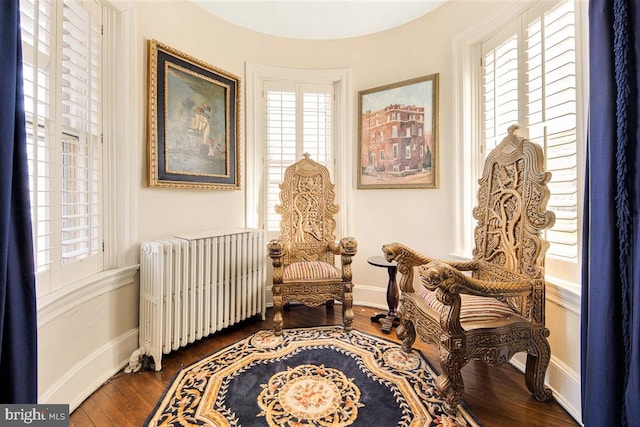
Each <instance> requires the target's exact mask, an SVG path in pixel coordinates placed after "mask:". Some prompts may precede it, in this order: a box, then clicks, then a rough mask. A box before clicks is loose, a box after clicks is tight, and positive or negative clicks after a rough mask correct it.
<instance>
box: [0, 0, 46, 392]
mask: <svg viewBox="0 0 640 427" xmlns="http://www.w3.org/2000/svg"><path fill="white" fill-rule="evenodd" d="M0 47H1V52H2V55H0V76H1V77H0V174H1V178H0V198H1V200H0V403H24V404H28V403H36V402H37V399H38V390H37V355H36V348H37V339H36V334H37V322H36V294H35V276H34V269H33V265H34V264H33V242H32V235H31V213H30V207H29V203H30V202H29V176H28V168H27V145H26V130H25V112H24V96H23V84H22V46H21V44H20V8H19V0H2V1H0Z"/></svg>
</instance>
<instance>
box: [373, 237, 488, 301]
mask: <svg viewBox="0 0 640 427" xmlns="http://www.w3.org/2000/svg"><path fill="white" fill-rule="evenodd" d="M382 252H383V253H384V256H385V258H386V259H387V261H389V262H391V261H396V262H397V263H398V271H399V272H400V274H401V275H402V277H401V279H400V285H399V286H400V290H401V291H402V292H406V293H414V292H415V289H414V288H413V270H414V267H418V266H420V265H424V264H429V263H430V262H444V261H441V260H438V259H436V258H431V257H428V256H425V255H422V254H421V253H419V252H416V251H414V250H413V249H411V248H409V247H408V246H405V245H403V244H401V243H389V244H387V245H383V246H382ZM448 264H449V265H450V266H452V267H454V268H456V269H458V270H460V271H471V270H475V269H477V268H478V262H477V261H476V260H471V261H450V262H448Z"/></svg>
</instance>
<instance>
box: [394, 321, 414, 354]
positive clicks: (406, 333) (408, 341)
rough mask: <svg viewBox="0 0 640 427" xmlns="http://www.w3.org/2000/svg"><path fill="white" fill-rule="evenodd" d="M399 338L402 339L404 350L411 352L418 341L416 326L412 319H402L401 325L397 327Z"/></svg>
mask: <svg viewBox="0 0 640 427" xmlns="http://www.w3.org/2000/svg"><path fill="white" fill-rule="evenodd" d="M397 333H398V338H400V339H401V340H402V350H403V351H404V352H405V353H411V348H412V347H413V343H415V342H416V328H415V326H414V325H413V322H412V321H411V320H406V319H402V320H400V327H399V328H398V329H397Z"/></svg>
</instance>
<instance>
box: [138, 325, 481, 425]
mask: <svg viewBox="0 0 640 427" xmlns="http://www.w3.org/2000/svg"><path fill="white" fill-rule="evenodd" d="M435 376H436V374H435V372H434V370H433V368H432V367H431V366H430V365H429V363H428V362H427V360H426V359H425V358H424V357H423V355H422V354H421V353H420V352H418V351H416V350H414V351H413V353H412V354H410V355H407V354H405V353H404V352H403V351H402V349H401V347H400V345H399V344H397V343H394V342H391V341H388V340H385V339H382V338H377V337H373V336H371V335H368V334H365V333H362V332H358V331H352V332H351V333H345V332H344V331H343V330H342V327H336V326H331V327H319V328H311V329H285V330H284V332H283V334H282V336H280V337H276V336H275V335H273V332H272V331H260V332H257V333H255V334H253V335H251V336H249V337H248V338H245V339H243V340H241V341H238V342H237V343H235V344H233V345H230V346H228V347H225V348H223V349H221V350H219V351H218V352H216V353H214V354H212V355H210V356H207V357H205V358H204V359H202V360H200V361H198V362H196V363H193V364H192V365H190V366H188V367H186V368H184V369H182V370H181V371H179V372H178V374H177V375H176V377H175V379H174V381H173V383H172V384H171V385H170V386H169V387H168V388H167V390H166V392H165V395H164V396H163V397H162V399H161V400H160V402H159V403H158V405H157V406H156V408H155V409H154V412H153V413H152V414H151V415H150V416H149V418H148V419H147V425H150V426H156V425H208V426H244V427H248V426H287V427H298V426H323V427H324V426H327V427H328V426H335V427H338V426H364V427H392V426H406V427H409V426H412V427H413V426H445V427H451V426H479V423H478V421H477V420H475V419H474V417H473V416H472V415H471V414H470V412H469V411H468V410H467V409H466V408H465V407H464V405H460V406H458V408H457V412H456V414H446V413H445V412H444V410H443V408H442V401H441V400H440V399H439V398H438V395H437V393H436V388H435V383H434V378H435Z"/></svg>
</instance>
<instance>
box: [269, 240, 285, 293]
mask: <svg viewBox="0 0 640 427" xmlns="http://www.w3.org/2000/svg"><path fill="white" fill-rule="evenodd" d="M267 251H268V253H269V257H270V258H271V259H272V260H273V283H274V284H280V283H282V271H283V259H284V251H283V250H282V241H281V240H280V239H273V240H270V241H269V243H268V244H267Z"/></svg>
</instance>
